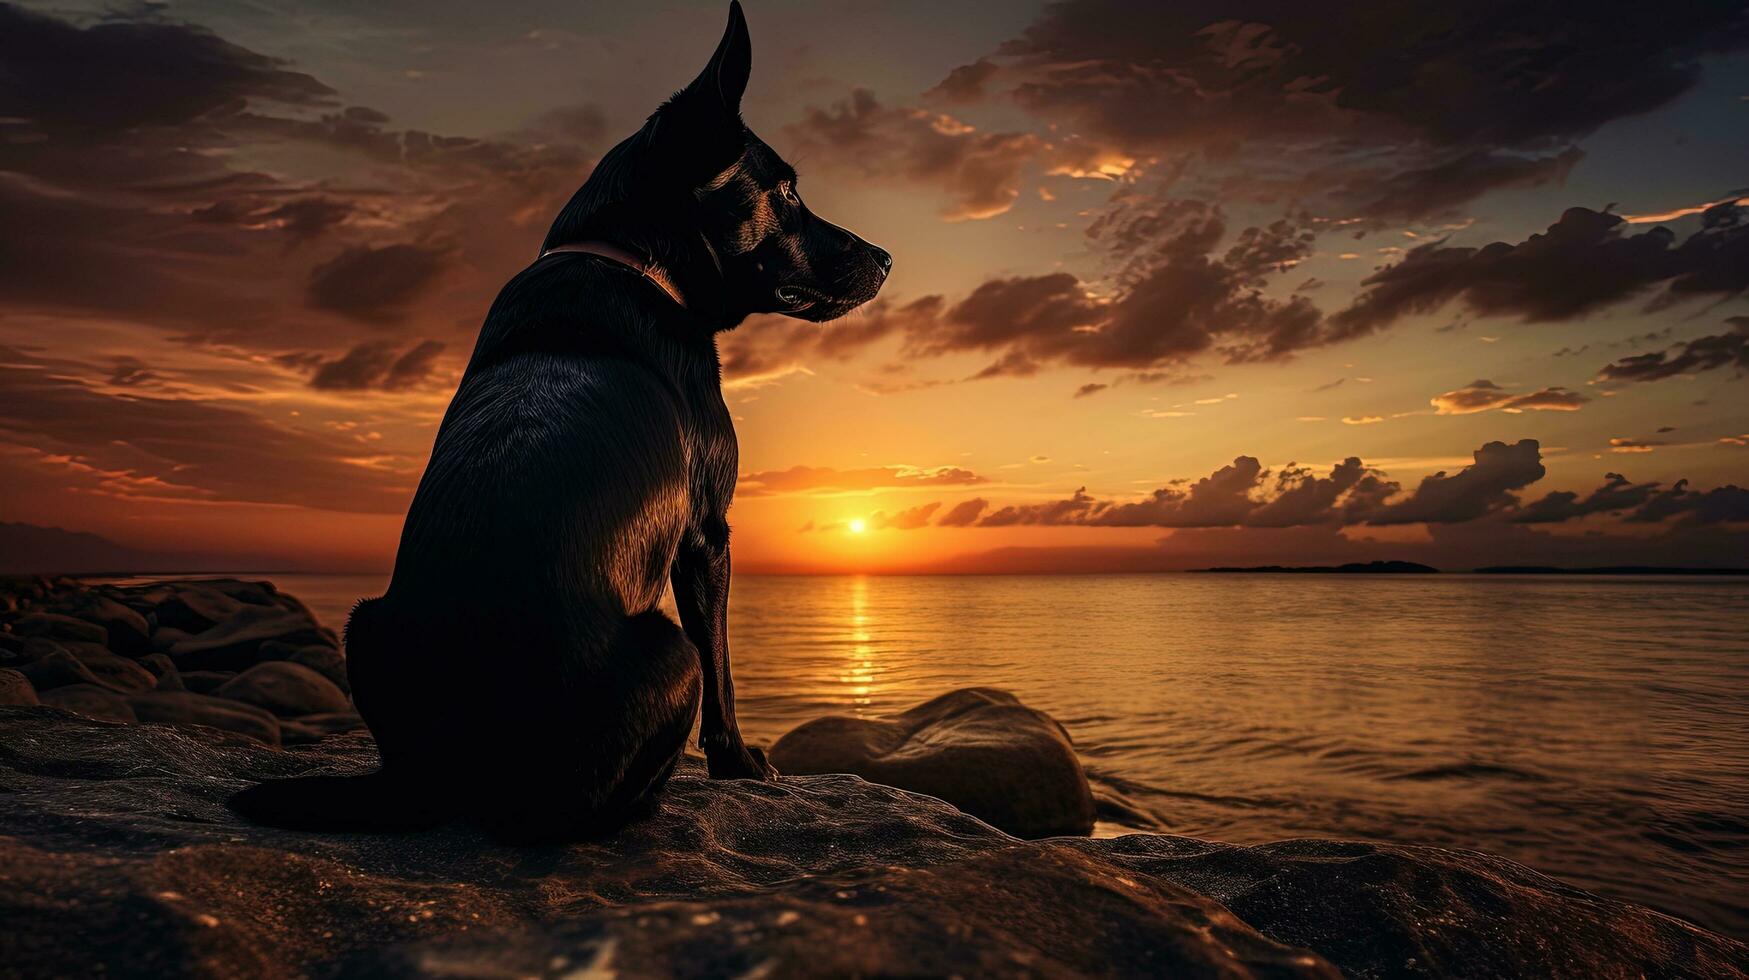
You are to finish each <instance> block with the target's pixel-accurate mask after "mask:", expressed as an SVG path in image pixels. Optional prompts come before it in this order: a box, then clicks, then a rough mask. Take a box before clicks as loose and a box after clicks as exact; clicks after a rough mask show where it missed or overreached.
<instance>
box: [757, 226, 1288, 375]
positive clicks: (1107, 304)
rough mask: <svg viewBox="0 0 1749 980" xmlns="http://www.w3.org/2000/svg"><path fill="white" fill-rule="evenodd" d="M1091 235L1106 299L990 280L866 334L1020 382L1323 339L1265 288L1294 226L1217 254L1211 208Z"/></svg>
mask: <svg viewBox="0 0 1749 980" xmlns="http://www.w3.org/2000/svg"><path fill="white" fill-rule="evenodd" d="M1095 236H1096V237H1097V238H1099V239H1101V240H1102V241H1103V242H1104V244H1105V247H1107V248H1108V249H1109V250H1110V251H1111V252H1112V254H1113V255H1114V256H1115V257H1118V258H1119V259H1120V260H1121V261H1122V262H1123V264H1124V272H1123V273H1122V274H1121V276H1120V278H1119V287H1120V292H1119V293H1118V295H1117V296H1116V297H1115V298H1113V299H1109V300H1108V299H1103V298H1100V297H1097V296H1095V295H1094V294H1093V293H1092V292H1091V291H1090V289H1089V287H1088V285H1087V284H1085V283H1083V282H1082V281H1081V280H1080V279H1078V278H1077V277H1076V276H1074V275H1073V274H1071V273H1067V272H1053V273H1048V274H1045V275H1037V276H1011V277H1004V278H998V279H991V280H988V281H986V282H984V283H982V284H980V285H979V286H978V287H977V288H975V289H973V290H972V291H971V292H970V293H969V294H967V295H966V296H965V297H964V298H963V299H961V300H960V301H958V302H957V303H952V304H949V303H947V302H946V301H945V300H944V299H943V298H942V297H938V296H936V297H926V298H925V299H922V300H918V301H915V302H913V303H911V304H908V305H906V306H904V307H902V308H899V309H898V310H896V311H887V312H877V314H875V316H877V317H878V320H877V322H878V324H879V326H880V331H879V333H877V334H875V336H887V335H889V334H894V333H898V334H902V335H903V337H904V338H905V343H904V351H905V353H906V354H908V355H911V356H914V357H934V356H940V355H943V354H952V353H975V352H985V353H994V354H996V355H997V359H996V360H995V361H993V362H992V363H990V364H989V365H988V366H987V367H985V368H984V369H983V370H981V371H979V372H978V373H977V374H975V375H973V377H974V378H987V377H998V376H1025V375H1029V374H1032V373H1035V372H1036V371H1038V370H1039V369H1040V368H1041V367H1043V366H1045V365H1048V364H1051V363H1061V364H1074V365H1080V366H1085V367H1100V368H1113V367H1115V368H1128V369H1131V370H1137V371H1140V370H1142V369H1148V368H1156V367H1161V366H1167V365H1175V364H1179V363H1182V362H1183V361H1185V360H1187V359H1189V358H1191V357H1193V356H1195V355H1198V354H1201V353H1204V352H1207V351H1211V350H1213V351H1216V352H1218V353H1220V354H1221V355H1222V356H1224V357H1225V359H1226V360H1227V361H1229V362H1233V363H1239V362H1246V361H1264V360H1279V359H1282V358H1286V357H1288V356H1291V355H1292V354H1293V353H1295V352H1296V351H1298V350H1301V349H1303V348H1305V347H1308V346H1315V345H1317V344H1319V343H1322V342H1323V338H1322V336H1321V334H1320V329H1319V323H1320V316H1319V313H1318V311H1317V309H1316V308H1315V307H1313V306H1312V305H1311V303H1310V302H1309V301H1307V300H1305V299H1304V298H1302V297H1297V296H1296V297H1292V298H1289V299H1287V300H1278V299H1274V298H1271V297H1269V296H1267V295H1265V294H1264V291H1263V286H1264V285H1265V281H1266V277H1267V276H1268V275H1269V274H1270V273H1271V272H1272V271H1276V270H1279V269H1282V268H1286V267H1289V266H1291V265H1292V264H1293V263H1294V262H1297V261H1298V260H1299V258H1300V257H1302V256H1303V255H1304V254H1305V253H1306V252H1307V251H1308V250H1309V248H1310V245H1311V239H1310V236H1309V235H1307V234H1306V233H1305V232H1304V230H1303V228H1302V227H1301V226H1300V225H1299V224H1298V223H1297V222H1295V221H1291V220H1283V221H1280V222H1276V223H1274V224H1272V225H1268V226H1263V227H1252V228H1247V229H1245V230H1243V231H1241V232H1239V233H1238V234H1237V235H1236V236H1234V238H1233V240H1232V242H1231V243H1230V244H1228V245H1227V247H1226V248H1225V249H1222V248H1221V247H1220V246H1221V243H1222V242H1223V240H1224V239H1225V237H1226V224H1225V221H1224V219H1223V218H1222V216H1221V214H1220V212H1219V210H1218V209H1215V208H1212V207H1209V206H1207V205H1202V204H1199V203H1196V202H1183V201H1174V202H1168V203H1165V204H1161V205H1158V206H1142V207H1139V208H1137V209H1136V210H1135V211H1134V212H1133V213H1131V214H1130V215H1129V216H1128V217H1127V218H1125V219H1122V220H1120V219H1117V218H1112V217H1108V219H1107V220H1106V221H1105V222H1103V223H1102V224H1101V225H1100V226H1099V227H1098V228H1097V229H1096V231H1095ZM847 346H848V342H847ZM794 348H795V345H794V344H788V343H786V344H784V345H782V347H781V349H783V350H793V349H794Z"/></svg>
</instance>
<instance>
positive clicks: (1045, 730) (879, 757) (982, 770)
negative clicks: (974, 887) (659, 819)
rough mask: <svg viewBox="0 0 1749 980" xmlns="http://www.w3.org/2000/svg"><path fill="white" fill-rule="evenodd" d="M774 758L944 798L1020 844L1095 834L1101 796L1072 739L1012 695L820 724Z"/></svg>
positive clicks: (809, 770) (781, 768)
mask: <svg viewBox="0 0 1749 980" xmlns="http://www.w3.org/2000/svg"><path fill="white" fill-rule="evenodd" d="M770 757H771V764H772V765H774V766H776V767H777V771H778V772H782V773H796V774H798V775H806V774H817V773H831V772H848V773H855V774H856V775H858V776H861V777H863V778H864V779H867V780H870V781H872V782H877V783H885V784H886V785H888V786H897V787H899V788H901V789H908V790H911V791H912V792H916V793H926V794H928V795H930V796H935V797H940V798H941V799H944V800H946V801H948V802H949V803H952V804H953V805H955V806H957V807H959V808H960V809H961V810H964V811H965V812H967V813H970V814H972V815H973V816H976V817H979V818H981V819H983V820H985V821H988V822H989V823H991V824H993V825H994V826H997V827H1000V828H1001V829H1003V830H1006V831H1008V832H1009V833H1011V834H1015V835H1016V836H1020V837H1049V836H1053V835H1056V834H1087V833H1090V832H1091V831H1092V830H1093V818H1094V806H1093V794H1092V791H1091V790H1090V789H1089V787H1088V785H1087V775H1086V773H1084V772H1083V771H1082V769H1081V761H1080V759H1078V758H1077V757H1076V755H1075V748H1074V746H1073V745H1072V744H1071V743H1070V741H1069V735H1068V733H1067V732H1065V731H1064V730H1063V726H1061V725H1059V724H1057V722H1056V721H1055V720H1054V719H1052V718H1051V716H1049V715H1047V714H1045V713H1044V712H1042V711H1037V710H1034V709H1032V708H1028V707H1026V706H1025V705H1023V704H1021V703H1020V701H1019V699H1017V698H1016V697H1015V696H1014V695H1012V694H1009V693H1008V692H1006V691H998V690H994V689H991V688H966V689H964V690H959V691H953V692H950V693H948V694H944V695H942V696H941V697H938V698H935V699H933V700H931V701H927V702H925V703H923V704H920V705H918V706H917V707H915V708H912V709H910V710H909V711H905V712H902V713H900V714H896V715H891V716H888V717H886V718H882V719H864V718H847V717H842V716H828V717H825V718H816V719H814V720H813V721H810V722H807V723H805V724H803V725H801V726H799V727H798V728H796V729H795V730H793V731H791V732H790V733H789V734H787V735H785V736H784V737H782V738H780V739H778V741H777V744H776V745H773V746H772V747H771V752H770Z"/></svg>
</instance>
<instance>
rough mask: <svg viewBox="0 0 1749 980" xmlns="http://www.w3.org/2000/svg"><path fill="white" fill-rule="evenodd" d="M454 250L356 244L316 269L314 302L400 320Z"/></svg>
mask: <svg viewBox="0 0 1749 980" xmlns="http://www.w3.org/2000/svg"><path fill="white" fill-rule="evenodd" d="M449 254H450V253H449V250H448V249H446V248H438V247H430V246H424V245H411V244H401V245H384V246H382V247H381V248H373V247H371V246H369V245H356V246H354V247H352V248H349V249H347V250H346V251H344V252H341V253H340V254H339V255H336V256H335V257H334V258H332V259H330V260H328V261H327V262H324V263H322V264H321V265H319V266H317V267H316V268H315V269H314V270H313V271H312V272H311V273H310V293H309V296H310V305H311V306H314V307H317V308H319V309H324V310H332V311H334V312H336V313H343V314H345V315H347V316H350V317H355V318H357V319H360V320H371V321H386V320H396V319H400V318H401V317H403V316H405V315H406V311H407V306H408V304H410V303H411V302H412V301H413V300H414V299H415V298H416V297H418V296H419V294H420V293H421V292H423V291H424V290H425V288H426V287H428V286H430V285H431V284H432V283H433V282H435V281H436V280H437V277H438V276H439V275H441V274H442V273H443V271H444V270H445V269H446V268H447V267H448V265H449Z"/></svg>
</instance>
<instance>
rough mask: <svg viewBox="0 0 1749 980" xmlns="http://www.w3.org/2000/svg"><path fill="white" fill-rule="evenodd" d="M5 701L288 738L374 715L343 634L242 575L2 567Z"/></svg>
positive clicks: (0, 692)
mask: <svg viewBox="0 0 1749 980" xmlns="http://www.w3.org/2000/svg"><path fill="white" fill-rule="evenodd" d="M0 704H10V705H21V706H27V705H33V704H46V705H50V706H52V707H57V708H64V709H66V710H68V711H72V712H75V713H77V714H80V715H84V716H86V717H88V718H97V719H102V720H104V721H114V722H121V723H125V724H132V723H135V722H145V723H156V724H189V725H205V726H208V727H211V728H217V729H221V730H223V731H228V732H233V733H236V734H238V735H243V736H246V737H248V738H250V739H253V740H255V741H258V742H261V743H262V744H265V745H276V746H277V745H299V744H305V743H309V742H314V741H316V740H317V739H320V738H322V737H323V736H324V735H330V734H334V733H337V732H346V731H356V730H359V729H362V728H363V727H364V722H363V721H362V720H361V719H360V718H359V717H358V713H357V712H356V711H354V710H353V707H352V699H351V697H350V696H349V693H348V686H347V682H346V660H345V657H344V656H343V655H342V654H341V652H340V638H339V637H338V636H337V635H336V634H335V632H334V631H333V630H332V629H329V628H328V627H326V626H323V625H322V624H321V623H319V622H317V621H316V617H315V616H314V615H313V614H312V613H311V612H310V610H309V609H308V608H307V607H305V606H304V604H303V603H301V602H299V601H298V600H297V599H296V598H294V597H292V596H289V595H286V594H285V593H283V592H280V591H278V590H277V589H275V588H274V587H273V585H272V583H270V582H242V581H238V580H235V579H200V580H191V581H165V582H154V583H151V584H149V585H140V586H132V587H123V586H114V585H95V586H87V585H85V584H83V583H81V582H78V581H76V580H74V579H69V578H58V579H53V580H50V579H45V578H40V577H30V578H0Z"/></svg>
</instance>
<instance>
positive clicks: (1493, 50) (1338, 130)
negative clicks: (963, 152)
mask: <svg viewBox="0 0 1749 980" xmlns="http://www.w3.org/2000/svg"><path fill="white" fill-rule="evenodd" d="M1746 44H1749V27H1746V26H1745V18H1744V17H1743V16H1742V6H1741V4H1739V3H1736V2H1728V3H1715V2H1711V0H1685V2H1679V3H1676V4H1674V5H1673V6H1670V7H1667V8H1666V7H1659V8H1652V7H1646V6H1644V5H1640V4H1633V3H1629V2H1626V0H1613V2H1609V3H1605V4H1603V5H1602V6H1601V7H1599V6H1596V5H1593V6H1591V7H1587V8H1585V10H1584V12H1583V13H1582V14H1581V13H1580V12H1578V11H1576V10H1575V9H1574V8H1572V6H1571V5H1570V4H1564V3H1561V2H1558V0H1534V2H1515V0H1480V2H1473V3H1465V4H1460V5H1456V6H1450V5H1448V6H1427V5H1405V4H1400V3H1392V2H1388V0H1349V2H1342V3H1335V4H1316V5H1306V4H1295V3H1288V2H1285V0H1248V2H1243V0H1242V2H1239V3H1231V2H1226V0H1192V2H1188V3H1172V4H1160V3H1153V2H1147V0H1065V2H1058V3H1052V4H1050V5H1048V6H1046V7H1045V9H1044V11H1043V12H1042V13H1041V14H1040V15H1039V16H1038V18H1037V19H1036V20H1035V21H1034V22H1033V23H1032V24H1031V25H1030V26H1029V27H1027V28H1026V30H1025V31H1024V32H1023V33H1022V34H1021V35H1020V36H1019V37H1016V38H1014V39H1013V40H1011V41H1009V42H1007V43H1006V44H1004V45H1002V46H1001V47H1000V48H999V49H998V50H997V51H996V52H995V53H994V55H993V57H991V58H989V59H985V60H983V61H981V62H979V63H976V64H974V65H968V66H966V67H964V68H961V69H958V70H957V71H956V72H954V73H953V74H952V75H950V76H949V79H948V80H947V81H944V82H943V83H942V85H941V87H940V90H941V91H943V92H953V93H955V94H957V95H958V96H959V97H960V98H962V99H966V98H976V97H977V96H978V95H979V93H982V92H993V91H1000V92H1001V93H1002V94H1004V95H1006V96H1008V97H1011V98H1013V99H1014V100H1015V101H1017V102H1019V104H1020V105H1022V106H1024V107H1026V108H1027V109H1029V110H1031V111H1032V112H1034V113H1035V114H1037V115H1039V116H1041V117H1044V118H1046V119H1049V120H1053V121H1056V122H1058V123H1059V124H1063V125H1065V126H1066V127H1068V128H1072V129H1073V130H1075V131H1077V132H1082V133H1085V134H1088V135H1089V136H1091V137H1092V138H1094V139H1097V140H1102V141H1108V142H1111V143H1113V144H1116V145H1117V146H1119V147H1122V148H1124V149H1125V150H1126V151H1128V152H1130V153H1132V154H1134V155H1138V156H1140V155H1150V154H1157V155H1163V156H1171V157H1190V156H1195V157H1198V158H1200V160H1201V161H1202V162H1203V163H1204V164H1205V165H1206V166H1208V167H1210V168H1212V169H1226V170H1228V171H1234V170H1237V171H1245V170H1247V169H1249V170H1251V171H1254V172H1262V173H1269V172H1277V173H1279V172H1281V171H1283V170H1286V171H1288V172H1289V174H1290V176H1287V177H1280V178H1273V181H1274V182H1276V183H1282V184H1285V185H1287V186H1291V187H1293V188H1295V189H1297V190H1298V191H1299V192H1300V193H1302V194H1305V193H1312V194H1318V193H1323V194H1327V195H1329V196H1331V197H1332V198H1334V199H1336V200H1346V201H1348V203H1349V204H1350V206H1351V207H1352V208H1353V209H1354V210H1356V211H1357V212H1360V213H1370V215H1371V216H1372V217H1375V218H1381V217H1397V218H1401V217H1412V216H1422V215H1427V214H1436V213H1442V212H1444V211H1447V210H1450V209H1451V208H1454V207H1457V206H1459V205H1461V204H1462V203H1464V202H1465V201H1466V200H1468V199H1471V198H1473V197H1475V196H1477V195H1479V194H1481V193H1483V192H1486V191H1488V190H1492V189H1495V188H1500V187H1512V186H1527V185H1535V184H1539V183H1544V182H1547V181H1550V180H1558V179H1560V178H1561V177H1562V176H1564V174H1565V172H1566V170H1567V169H1569V168H1570V167H1571V165H1572V160H1573V159H1574V156H1573V155H1572V154H1573V153H1574V151H1572V150H1570V149H1565V148H1564V145H1565V144H1570V143H1571V142H1572V141H1573V140H1576V139H1579V138H1581V137H1584V136H1586V135H1588V134H1590V133H1592V132H1593V131H1595V130H1596V129H1597V128H1598V127H1600V126H1602V125H1604V124H1605V123H1608V122H1610V121H1612V120H1616V119H1621V118H1625V117H1628V116H1632V115H1636V114H1639V113H1643V112H1647V111H1649V110H1652V109H1655V108H1657V107H1659V106H1663V105H1667V104H1669V103H1670V102H1671V101H1672V100H1674V99H1676V98H1677V97H1678V96H1680V95H1682V94H1683V93H1684V92H1687V91H1689V90H1691V89H1692V88H1693V87H1694V85H1695V84H1696V82H1697V81H1698V79H1699V78H1700V75H1701V71H1702V65H1703V63H1704V59H1706V58H1707V57H1708V56H1709V55H1714V54H1718V53H1723V52H1728V51H1735V50H1740V49H1742V48H1743V47H1745V45H1746ZM988 65H994V66H995V67H994V68H990V67H985V66H988ZM974 81H975V82H976V84H971V83H972V82H974ZM997 83H1000V85H998V84H997ZM1361 171H1365V172H1367V176H1366V179H1365V180H1362V181H1357V180H1355V179H1354V175H1355V174H1356V173H1357V172H1361ZM1254 178H1255V175H1254ZM1381 189H1382V193H1380V191H1381Z"/></svg>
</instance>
